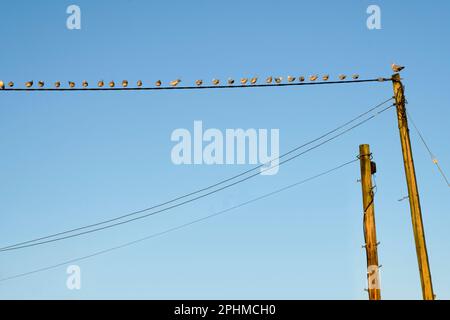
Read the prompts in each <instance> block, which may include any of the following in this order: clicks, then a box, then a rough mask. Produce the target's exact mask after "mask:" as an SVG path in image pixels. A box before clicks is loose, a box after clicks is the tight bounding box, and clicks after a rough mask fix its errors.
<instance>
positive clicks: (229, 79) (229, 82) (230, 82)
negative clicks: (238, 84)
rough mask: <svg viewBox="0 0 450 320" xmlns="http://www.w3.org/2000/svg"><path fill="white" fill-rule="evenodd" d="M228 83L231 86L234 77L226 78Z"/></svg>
mask: <svg viewBox="0 0 450 320" xmlns="http://www.w3.org/2000/svg"><path fill="white" fill-rule="evenodd" d="M228 84H229V85H230V86H231V85H233V84H234V79H231V78H228Z"/></svg>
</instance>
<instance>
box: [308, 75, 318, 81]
mask: <svg viewBox="0 0 450 320" xmlns="http://www.w3.org/2000/svg"><path fill="white" fill-rule="evenodd" d="M317 78H318V76H317V75H313V76H311V77H309V80H310V81H316V80H317Z"/></svg>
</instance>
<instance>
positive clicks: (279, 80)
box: [275, 77, 283, 84]
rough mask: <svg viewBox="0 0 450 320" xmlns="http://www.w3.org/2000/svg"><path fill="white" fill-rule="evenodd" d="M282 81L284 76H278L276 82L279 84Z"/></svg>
mask: <svg viewBox="0 0 450 320" xmlns="http://www.w3.org/2000/svg"><path fill="white" fill-rule="evenodd" d="M281 81H283V78H282V77H276V78H275V82H276V83H277V84H280V83H281Z"/></svg>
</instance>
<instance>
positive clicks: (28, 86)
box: [25, 81, 33, 88]
mask: <svg viewBox="0 0 450 320" xmlns="http://www.w3.org/2000/svg"><path fill="white" fill-rule="evenodd" d="M32 86H33V81H28V82H26V83H25V87H27V88H31V87H32Z"/></svg>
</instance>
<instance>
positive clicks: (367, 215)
mask: <svg viewBox="0 0 450 320" xmlns="http://www.w3.org/2000/svg"><path fill="white" fill-rule="evenodd" d="M371 158H372V154H371V153H370V147H369V145H368V144H362V145H360V146H359V160H360V164H361V186H362V198H363V209H364V239H365V244H364V246H365V248H366V254H367V283H368V292H369V299H370V300H380V299H381V290H380V277H379V270H378V269H379V265H378V250H377V246H378V243H377V232H376V228H375V208H374V192H373V186H372V174H373V173H374V171H375V170H374V168H375V164H374V163H373V162H372V161H371Z"/></svg>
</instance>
